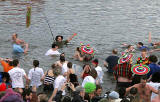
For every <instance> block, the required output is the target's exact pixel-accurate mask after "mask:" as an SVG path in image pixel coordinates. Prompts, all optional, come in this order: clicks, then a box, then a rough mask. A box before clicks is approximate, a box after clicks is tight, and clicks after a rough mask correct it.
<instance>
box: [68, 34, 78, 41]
mask: <svg viewBox="0 0 160 102" xmlns="http://www.w3.org/2000/svg"><path fill="white" fill-rule="evenodd" d="M76 35H77V33H74V34H73V35H72V36H71V37H69V38H68V39H67V41H68V42H70V41H71V40H72V38H74V37H75V36H76Z"/></svg>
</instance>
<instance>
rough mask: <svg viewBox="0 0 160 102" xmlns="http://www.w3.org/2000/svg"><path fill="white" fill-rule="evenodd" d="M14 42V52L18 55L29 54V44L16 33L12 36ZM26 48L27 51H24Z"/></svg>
mask: <svg viewBox="0 0 160 102" xmlns="http://www.w3.org/2000/svg"><path fill="white" fill-rule="evenodd" d="M12 40H13V51H14V52H18V53H27V51H28V44H27V43H26V42H24V41H23V40H21V39H19V38H18V34H16V33H14V34H13V35H12ZM23 47H25V49H23Z"/></svg>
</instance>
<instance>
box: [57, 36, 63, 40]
mask: <svg viewBox="0 0 160 102" xmlns="http://www.w3.org/2000/svg"><path fill="white" fill-rule="evenodd" d="M58 37H61V39H62V40H63V36H61V35H57V36H56V38H55V40H56V41H58Z"/></svg>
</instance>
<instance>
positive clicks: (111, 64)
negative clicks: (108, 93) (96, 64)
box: [106, 55, 119, 73]
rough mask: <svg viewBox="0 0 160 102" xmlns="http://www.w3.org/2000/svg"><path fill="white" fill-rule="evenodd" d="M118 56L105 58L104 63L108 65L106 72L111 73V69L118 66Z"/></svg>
mask: <svg viewBox="0 0 160 102" xmlns="http://www.w3.org/2000/svg"><path fill="white" fill-rule="evenodd" d="M118 59H119V57H118V56H115V55H112V56H109V57H107V58H106V62H107V63H108V72H110V73H112V72H113V67H114V66H115V65H117V64H118Z"/></svg>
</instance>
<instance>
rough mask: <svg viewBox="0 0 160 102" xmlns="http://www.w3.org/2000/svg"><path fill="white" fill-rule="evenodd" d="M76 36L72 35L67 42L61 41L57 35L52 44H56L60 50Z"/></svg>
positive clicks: (61, 37) (60, 37) (61, 38)
mask: <svg viewBox="0 0 160 102" xmlns="http://www.w3.org/2000/svg"><path fill="white" fill-rule="evenodd" d="M76 35H77V34H76V33H74V34H73V35H72V36H71V37H69V38H68V39H67V40H63V36H61V35H58V36H56V38H55V41H54V42H53V44H57V46H58V48H62V47H63V45H66V44H67V43H69V42H70V41H71V40H72V38H74V37H75V36H76Z"/></svg>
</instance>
